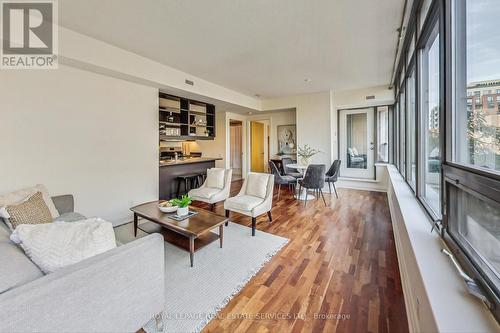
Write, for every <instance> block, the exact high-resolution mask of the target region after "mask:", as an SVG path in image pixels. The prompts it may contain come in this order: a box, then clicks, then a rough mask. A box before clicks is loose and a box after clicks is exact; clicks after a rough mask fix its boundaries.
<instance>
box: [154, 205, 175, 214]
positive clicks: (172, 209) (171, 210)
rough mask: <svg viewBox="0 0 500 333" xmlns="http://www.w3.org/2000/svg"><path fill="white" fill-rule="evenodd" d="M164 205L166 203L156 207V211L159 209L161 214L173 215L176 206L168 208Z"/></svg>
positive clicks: (168, 206)
mask: <svg viewBox="0 0 500 333" xmlns="http://www.w3.org/2000/svg"><path fill="white" fill-rule="evenodd" d="M165 203H166V202H164V203H161V204H159V205H158V209H160V210H161V211H162V212H163V213H173V212H175V211H176V210H177V206H170V205H166V204H165Z"/></svg>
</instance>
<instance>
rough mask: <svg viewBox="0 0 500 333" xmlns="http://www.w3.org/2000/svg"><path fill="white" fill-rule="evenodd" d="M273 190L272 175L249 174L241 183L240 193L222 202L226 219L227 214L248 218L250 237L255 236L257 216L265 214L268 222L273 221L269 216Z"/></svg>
mask: <svg viewBox="0 0 500 333" xmlns="http://www.w3.org/2000/svg"><path fill="white" fill-rule="evenodd" d="M273 190H274V176H273V175H271V174H267V173H256V172H250V173H249V174H248V175H247V177H246V179H245V181H244V182H243V186H242V187H241V190H240V193H238V195H237V196H235V197H232V198H229V199H227V200H226V201H224V209H225V210H226V217H229V212H236V213H240V214H243V215H247V216H250V217H251V218H252V236H255V226H256V224H257V216H259V215H262V214H264V213H267V216H268V217H269V221H270V222H272V221H273V218H272V215H271V208H272V206H273ZM226 225H227V224H226Z"/></svg>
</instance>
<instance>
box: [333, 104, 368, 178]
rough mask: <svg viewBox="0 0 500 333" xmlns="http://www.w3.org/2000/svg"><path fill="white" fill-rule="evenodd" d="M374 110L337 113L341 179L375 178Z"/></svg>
mask: <svg viewBox="0 0 500 333" xmlns="http://www.w3.org/2000/svg"><path fill="white" fill-rule="evenodd" d="M373 121H374V109H373V108H367V109H356V110H341V111H339V149H340V153H339V156H340V159H341V160H342V162H343V163H342V164H341V171H340V174H341V176H342V177H351V178H368V179H373V178H374V177H375V167H374V158H375V156H374V155H375V154H374V149H375V142H374V141H375V140H374V123H373Z"/></svg>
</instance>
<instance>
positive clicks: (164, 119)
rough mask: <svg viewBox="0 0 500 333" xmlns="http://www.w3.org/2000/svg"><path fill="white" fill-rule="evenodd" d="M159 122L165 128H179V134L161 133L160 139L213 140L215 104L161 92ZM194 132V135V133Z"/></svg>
mask: <svg viewBox="0 0 500 333" xmlns="http://www.w3.org/2000/svg"><path fill="white" fill-rule="evenodd" d="M159 99H160V102H159V104H160V105H159V123H160V125H161V127H162V128H163V133H164V129H165V128H178V129H179V135H178V136H171V135H169V136H167V135H165V134H160V140H166V139H168V140H213V139H214V138H215V106H214V105H212V104H207V103H203V102H199V101H193V100H189V99H186V98H181V97H177V96H171V95H168V94H165V93H162V92H160V93H159ZM193 134H194V135H193Z"/></svg>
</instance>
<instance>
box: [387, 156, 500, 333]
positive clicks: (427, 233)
mask: <svg viewBox="0 0 500 333" xmlns="http://www.w3.org/2000/svg"><path fill="white" fill-rule="evenodd" d="M387 170H388V181H389V182H388V199H389V207H390V211H391V218H392V224H393V229H394V238H395V243H396V250H397V253H398V263H399V269H400V274H401V280H402V284H403V292H404V295H405V304H406V311H407V315H408V322H409V326H410V331H439V332H494V331H500V327H499V326H498V324H497V323H496V321H495V319H494V318H493V316H492V315H491V313H490V312H489V311H488V310H487V309H486V307H485V306H484V305H483V304H482V303H481V302H480V301H479V300H477V299H476V298H474V297H473V296H471V295H469V294H468V293H467V291H466V289H465V286H464V282H463V280H462V279H461V278H460V277H459V276H458V274H457V273H456V271H455V270H454V267H453V266H452V264H451V262H450V260H449V259H448V258H447V257H445V256H444V255H442V254H441V253H440V250H441V248H443V247H444V243H443V242H442V240H441V238H440V237H439V236H438V235H437V234H436V233H431V227H432V225H431V223H432V221H431V220H430V218H429V216H428V215H427V214H426V212H425V211H424V209H423V207H422V206H421V205H420V204H419V202H418V201H417V198H416V197H415V196H414V195H413V192H412V191H411V189H410V187H409V186H408V184H406V182H405V181H404V179H403V178H402V177H401V175H400V174H399V172H398V171H397V169H396V168H395V167H394V166H393V165H389V166H388V167H387Z"/></svg>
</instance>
